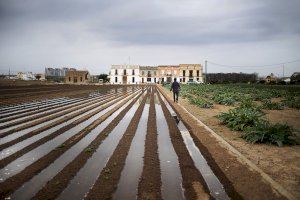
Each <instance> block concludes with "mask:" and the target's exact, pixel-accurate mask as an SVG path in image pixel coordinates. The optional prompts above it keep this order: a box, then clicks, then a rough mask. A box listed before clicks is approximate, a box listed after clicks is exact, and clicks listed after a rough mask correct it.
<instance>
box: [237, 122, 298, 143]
mask: <svg viewBox="0 0 300 200" xmlns="http://www.w3.org/2000/svg"><path fill="white" fill-rule="evenodd" d="M292 136H293V132H292V128H291V127H290V126H288V125H287V124H275V125H272V124H270V123H269V122H266V121H261V122H260V123H256V124H255V125H254V126H253V127H248V128H247V129H246V131H245V133H244V134H243V135H242V138H244V139H245V140H246V141H248V142H251V143H270V144H277V145H278V146H282V145H283V144H295V140H293V139H292V138H291V137H292Z"/></svg>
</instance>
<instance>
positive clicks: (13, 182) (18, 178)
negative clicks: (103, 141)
mask: <svg viewBox="0 0 300 200" xmlns="http://www.w3.org/2000/svg"><path fill="white" fill-rule="evenodd" d="M125 103H126V100H125V101H123V103H122V104H125ZM122 104H120V105H118V106H116V107H114V108H113V109H112V110H111V111H109V112H107V113H106V114H104V115H103V116H101V117H100V118H99V119H97V120H96V121H94V122H93V123H92V124H91V125H90V126H89V127H87V128H85V129H84V130H82V131H80V132H79V133H78V134H75V135H74V136H72V137H71V138H69V139H68V140H67V141H65V142H64V143H63V148H57V149H54V150H52V151H51V152H50V153H48V154H47V155H46V156H44V157H42V158H40V159H39V160H37V161H36V162H35V163H33V164H32V165H30V166H28V167H27V168H25V169H24V170H23V171H22V173H19V174H16V175H15V176H13V177H11V178H9V179H7V180H6V181H4V182H2V183H0V197H3V196H7V195H8V194H9V193H11V192H12V191H14V190H15V189H16V188H18V187H19V186H21V185H22V184H23V183H24V182H26V181H28V180H29V179H30V178H31V177H32V176H34V175H35V174H37V173H39V172H40V171H41V170H42V169H43V168H45V167H47V166H48V165H49V164H51V163H52V162H53V161H54V160H55V159H56V158H57V157H59V156H60V155H62V154H63V153H64V152H65V151H66V150H68V149H69V148H70V147H72V146H73V145H74V144H76V143H77V142H78V141H80V140H81V139H82V138H83V137H84V136H85V135H87V134H88V133H89V132H90V131H91V130H92V129H93V128H95V127H96V126H97V125H99V124H100V123H101V122H102V121H104V120H105V119H106V118H108V117H109V116H110V115H111V114H112V113H113V112H114V111H116V110H117V109H118V107H121V106H122ZM103 135H104V134H103ZM61 146H62V145H61ZM84 153H85V152H84ZM55 185H57V184H55ZM49 194H51V192H50V193H49Z"/></svg>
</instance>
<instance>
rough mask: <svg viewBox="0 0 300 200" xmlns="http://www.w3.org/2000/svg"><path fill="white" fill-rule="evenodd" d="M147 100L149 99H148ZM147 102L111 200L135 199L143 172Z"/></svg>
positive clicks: (148, 106)
mask: <svg viewBox="0 0 300 200" xmlns="http://www.w3.org/2000/svg"><path fill="white" fill-rule="evenodd" d="M148 99H149V98H148ZM149 108H150V105H149V101H147V103H146V105H145V107H144V111H143V114H142V116H141V119H140V121H139V124H138V127H137V130H136V134H135V136H134V138H133V140H132V144H131V146H130V149H129V152H128V155H127V158H126V162H125V166H124V169H123V171H122V174H121V177H120V180H119V183H118V186H117V189H116V191H115V193H114V195H113V199H136V196H137V191H138V184H139V179H140V177H141V175H142V171H143V164H144V163H143V157H144V152H145V151H144V149H145V139H146V134H147V128H146V127H147V121H148V115H149Z"/></svg>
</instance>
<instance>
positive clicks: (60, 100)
mask: <svg viewBox="0 0 300 200" xmlns="http://www.w3.org/2000/svg"><path fill="white" fill-rule="evenodd" d="M68 100H69V98H57V99H55V100H48V101H47V100H45V101H42V102H40V103H34V104H32V105H26V104H21V105H19V106H16V107H12V108H10V107H9V108H6V109H5V110H3V111H1V113H0V116H2V115H3V114H6V113H8V112H15V111H19V110H28V109H32V108H37V107H40V106H43V105H49V104H50V105H51V104H54V103H59V102H62V101H68Z"/></svg>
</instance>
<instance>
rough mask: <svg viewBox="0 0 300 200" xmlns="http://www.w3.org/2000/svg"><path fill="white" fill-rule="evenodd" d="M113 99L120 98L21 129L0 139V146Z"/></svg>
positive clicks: (74, 110) (101, 101) (80, 108)
mask: <svg viewBox="0 0 300 200" xmlns="http://www.w3.org/2000/svg"><path fill="white" fill-rule="evenodd" d="M120 96H121V95H120ZM114 98H117V99H118V98H121V97H111V98H108V99H105V100H99V101H98V102H96V103H94V104H91V105H89V104H83V105H80V106H79V107H77V108H73V111H71V112H67V113H66V114H65V115H62V116H59V117H57V118H54V119H52V120H49V121H46V122H43V123H40V124H38V125H34V126H32V127H30V128H27V129H23V130H21V131H17V132H15V133H11V134H9V135H8V136H6V137H3V138H1V140H0V145H3V144H5V143H8V142H10V141H12V140H14V139H17V138H19V137H21V136H23V135H26V134H28V133H30V132H32V131H35V130H37V129H40V128H43V127H47V125H49V124H53V125H57V124H58V123H56V122H60V120H62V119H65V118H66V119H68V118H69V117H68V116H72V115H75V116H76V113H78V114H80V112H83V113H84V112H86V111H89V110H90V109H93V110H95V109H97V107H98V106H100V105H102V104H103V103H105V102H107V101H109V100H112V99H114ZM85 105H87V106H85ZM47 128H51V127H47Z"/></svg>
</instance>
